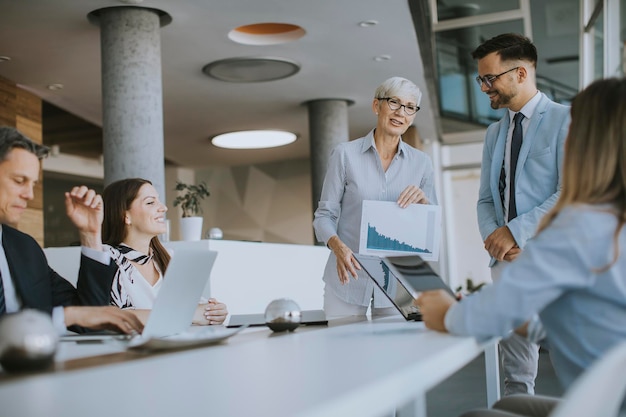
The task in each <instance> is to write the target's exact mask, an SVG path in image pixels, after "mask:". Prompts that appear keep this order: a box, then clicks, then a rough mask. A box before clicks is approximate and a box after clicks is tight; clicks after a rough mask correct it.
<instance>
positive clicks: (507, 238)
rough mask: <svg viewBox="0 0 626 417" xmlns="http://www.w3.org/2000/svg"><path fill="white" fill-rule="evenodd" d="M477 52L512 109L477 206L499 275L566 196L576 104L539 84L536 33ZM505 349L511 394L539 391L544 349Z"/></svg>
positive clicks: (503, 38) (514, 341)
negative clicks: (553, 96) (564, 172)
mask: <svg viewBox="0 0 626 417" xmlns="http://www.w3.org/2000/svg"><path fill="white" fill-rule="evenodd" d="M472 57H473V58H474V59H477V60H478V77H476V80H477V81H478V83H479V85H480V86H481V90H482V91H483V92H484V93H486V94H487V95H488V96H489V100H490V102H491V107H492V108H493V109H499V108H506V109H508V111H507V112H506V113H505V114H504V116H503V117H502V119H500V120H499V121H497V122H495V123H493V124H491V125H490V126H489V127H488V128H487V133H486V136H485V143H484V148H483V160H482V168H481V175H480V190H479V197H478V207H477V209H478V226H479V229H480V233H481V235H482V238H483V240H484V242H485V249H486V250H487V251H488V252H489V255H491V262H490V267H491V276H492V279H493V280H497V279H498V278H499V277H500V273H501V270H502V268H503V267H505V266H506V264H507V263H509V262H512V261H513V260H515V258H516V257H517V256H518V255H519V254H520V253H521V251H522V250H523V249H524V246H525V245H526V242H527V241H528V239H530V238H532V237H533V236H534V235H535V233H536V231H537V226H538V225H539V221H540V220H541V218H542V217H543V215H544V214H545V213H546V212H547V211H548V210H550V208H552V206H554V204H555V203H556V201H557V199H558V196H559V193H560V190H561V165H562V162H563V146H564V142H565V138H566V136H567V132H568V129H569V123H570V116H569V107H567V106H563V105H560V104H557V103H555V102H553V101H552V100H550V99H549V98H548V97H547V96H546V95H545V94H543V93H541V92H540V91H539V90H537V85H536V81H535V70H536V66H537V49H536V48H535V46H534V45H533V44H532V42H531V41H530V40H529V39H528V38H526V37H524V36H522V35H518V34H512V33H509V34H503V35H499V36H496V37H494V38H491V39H489V40H487V41H485V42H484V43H483V44H481V45H480V46H479V47H478V48H476V50H475V51H474V52H472ZM500 354H501V356H502V366H503V374H504V395H510V394H517V393H529V394H534V387H535V377H536V376H537V361H538V359H539V347H538V346H537V345H536V344H534V343H530V342H528V341H527V340H526V339H523V338H522V337H520V336H517V335H516V334H513V335H512V336H511V337H509V338H507V339H505V340H503V341H502V342H501V343H500Z"/></svg>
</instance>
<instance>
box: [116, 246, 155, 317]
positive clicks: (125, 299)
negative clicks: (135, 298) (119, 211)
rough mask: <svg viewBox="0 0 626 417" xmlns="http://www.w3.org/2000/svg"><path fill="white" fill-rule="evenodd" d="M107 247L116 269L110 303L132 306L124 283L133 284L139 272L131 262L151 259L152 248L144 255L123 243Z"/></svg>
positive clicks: (143, 261)
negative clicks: (148, 253)
mask: <svg viewBox="0 0 626 417" xmlns="http://www.w3.org/2000/svg"><path fill="white" fill-rule="evenodd" d="M109 249H110V253H111V257H112V258H113V260H114V261H115V263H116V264H117V271H116V272H115V274H114V276H113V283H112V286H111V298H110V304H111V305H114V306H118V307H120V308H132V307H133V302H132V299H131V296H130V295H129V293H128V290H127V288H126V285H132V284H134V282H135V278H136V277H135V274H139V271H138V270H137V268H135V266H134V265H133V264H132V263H131V262H136V263H138V264H139V265H145V264H147V263H148V262H150V261H151V260H152V257H153V255H154V254H153V252H152V249H151V250H150V255H146V254H143V253H141V252H139V251H136V250H135V249H133V248H131V247H130V246H128V245H125V244H123V243H121V244H119V245H117V246H109ZM155 267H157V265H155ZM157 269H158V267H157ZM125 283H126V284H125Z"/></svg>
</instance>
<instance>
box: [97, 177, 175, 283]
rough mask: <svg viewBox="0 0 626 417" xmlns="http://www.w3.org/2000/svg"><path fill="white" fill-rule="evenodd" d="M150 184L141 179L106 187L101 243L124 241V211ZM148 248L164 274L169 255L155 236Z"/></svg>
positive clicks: (126, 180)
mask: <svg viewBox="0 0 626 417" xmlns="http://www.w3.org/2000/svg"><path fill="white" fill-rule="evenodd" d="M145 184H150V185H152V183H151V182H150V181H148V180H144V179H143V178H128V179H125V180H119V181H115V182H113V183H111V184H109V185H107V186H106V188H105V189H104V192H103V193H102V200H103V202H104V222H103V223H102V241H103V242H104V243H106V244H107V245H111V246H118V245H119V244H120V243H122V242H123V241H124V239H126V234H127V233H126V222H125V221H124V220H125V217H126V210H129V209H130V206H131V204H132V203H133V201H135V199H136V198H137V195H138V194H139V189H140V188H141V187H142V186H143V185H145ZM150 248H151V249H152V252H153V254H154V260H155V262H156V263H157V265H158V266H159V268H160V269H161V272H162V273H165V270H166V269H167V266H168V265H169V263H170V254H169V253H168V252H167V249H165V248H164V247H163V245H162V244H161V242H160V241H159V237H158V236H155V237H153V238H152V240H151V241H150Z"/></svg>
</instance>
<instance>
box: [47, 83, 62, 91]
mask: <svg viewBox="0 0 626 417" xmlns="http://www.w3.org/2000/svg"><path fill="white" fill-rule="evenodd" d="M63 87H64V85H63V84H59V83H56V84H50V85H48V90H52V91H58V90H63Z"/></svg>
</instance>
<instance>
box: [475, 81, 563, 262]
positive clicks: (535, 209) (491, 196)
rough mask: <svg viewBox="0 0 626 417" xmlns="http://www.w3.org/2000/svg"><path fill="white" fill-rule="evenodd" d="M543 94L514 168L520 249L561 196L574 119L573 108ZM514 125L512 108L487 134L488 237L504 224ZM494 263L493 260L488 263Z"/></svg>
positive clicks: (481, 219) (482, 193)
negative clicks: (503, 194)
mask: <svg viewBox="0 0 626 417" xmlns="http://www.w3.org/2000/svg"><path fill="white" fill-rule="evenodd" d="M540 94H541V99H540V100H539V103H538V104H537V107H536V108H535V112H534V113H533V115H532V117H531V120H530V125H529V126H528V129H527V131H526V132H525V133H524V138H523V142H522V147H521V149H520V153H519V157H518V161H517V169H516V172H515V201H516V204H517V214H518V216H517V217H516V218H515V219H513V220H511V221H510V222H509V224H508V227H509V229H510V230H511V233H512V234H513V237H514V238H515V241H516V242H517V245H518V246H519V247H520V248H524V246H525V245H526V241H527V240H528V239H530V238H531V237H533V236H534V235H535V233H536V231H537V227H538V225H539V221H540V220H541V218H542V217H543V215H544V214H545V213H546V212H547V211H548V210H550V208H552V206H554V204H555V203H556V201H557V199H558V197H559V194H560V192H561V168H562V164H563V146H564V143H565V138H566V137H567V132H568V129H569V123H570V113H569V107H568V106H564V105H561V104H557V103H555V102H553V101H552V100H550V99H549V98H548V97H546V95H545V94H543V93H540ZM509 124H510V118H509V112H508V111H507V112H506V113H505V114H504V116H503V117H502V119H500V120H499V121H497V122H495V123H493V124H491V125H490V126H489V127H488V128H487V133H486V135H485V144H484V147H483V160H482V166H481V173H480V190H479V195H478V206H477V211H478V228H479V229H480V234H481V235H482V238H483V241H484V240H485V239H487V237H488V236H489V235H490V234H492V233H493V232H494V231H495V230H496V229H497V228H498V227H501V226H504V224H505V222H504V209H503V207H502V200H501V198H500V190H499V181H500V171H501V169H502V163H503V161H504V151H505V147H506V137H507V131H508V129H509ZM494 263H495V259H494V258H492V259H491V263H490V264H489V265H490V266H493V264H494Z"/></svg>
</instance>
